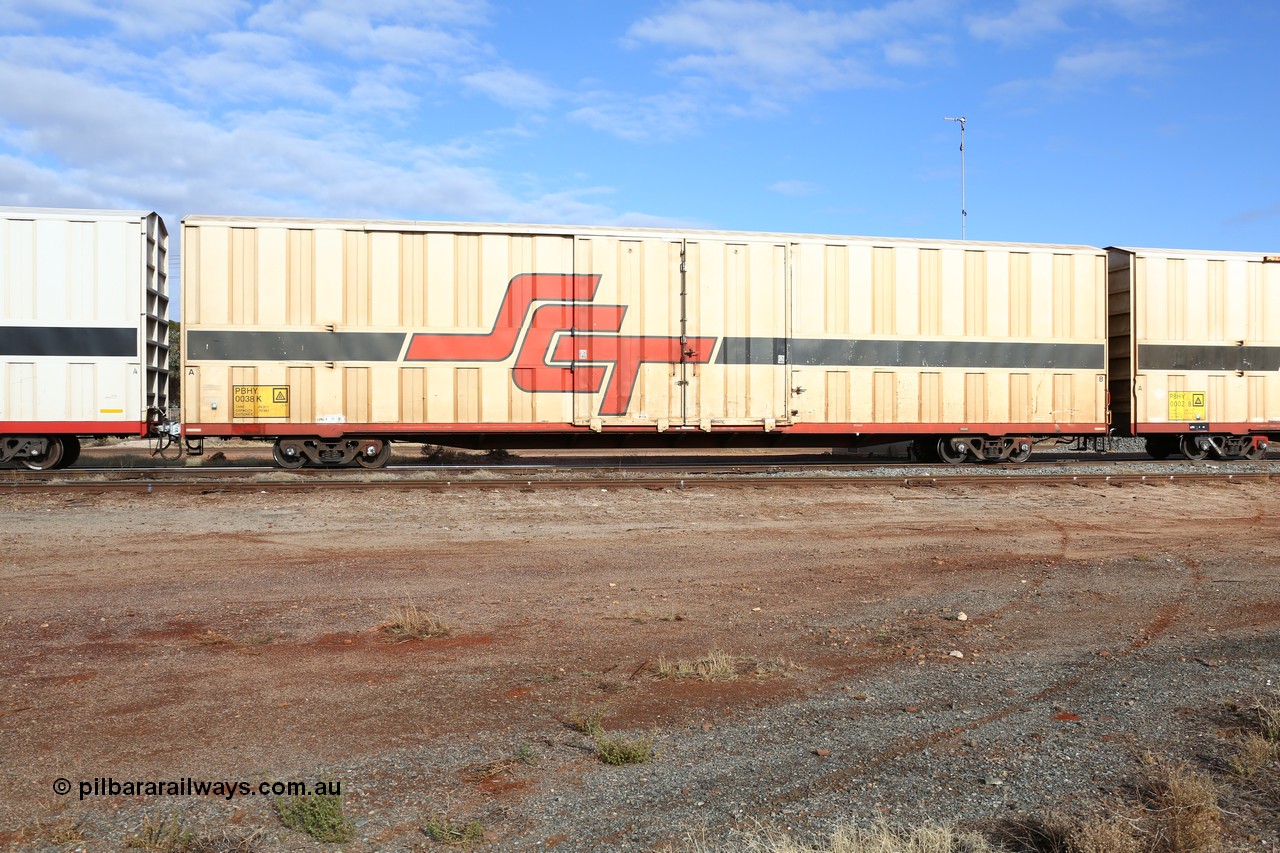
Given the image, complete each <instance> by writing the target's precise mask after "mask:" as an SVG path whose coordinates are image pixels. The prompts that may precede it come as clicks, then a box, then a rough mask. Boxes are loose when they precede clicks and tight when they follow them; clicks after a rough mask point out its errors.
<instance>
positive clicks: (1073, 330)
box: [790, 241, 1106, 432]
mask: <svg viewBox="0 0 1280 853" xmlns="http://www.w3.org/2000/svg"><path fill="white" fill-rule="evenodd" d="M794 253H795V269H796V276H795V282H794V285H793V286H794V297H793V300H794V305H795V326H794V332H793V339H792V340H791V344H790V348H791V352H792V355H793V359H794V364H793V371H794V373H793V384H794V385H796V386H798V387H801V388H802V389H803V393H802V394H800V395H799V396H798V398H796V399H793V401H792V404H793V407H795V408H797V409H798V411H799V415H798V416H797V418H796V420H797V421H798V422H802V423H805V422H807V423H812V422H820V421H822V420H824V419H826V418H829V417H830V415H829V413H830V412H831V411H844V410H845V409H846V408H847V410H848V411H849V412H850V424H849V428H850V429H851V430H852V431H858V430H861V429H863V428H865V429H867V430H868V431H872V430H873V429H882V427H881V425H883V424H887V423H892V424H895V425H897V426H899V427H901V428H902V429H903V430H904V431H906V432H913V431H915V432H946V431H949V430H951V429H952V428H954V427H956V426H957V425H978V428H979V429H983V428H985V427H992V428H993V429H995V430H997V431H1000V430H1003V428H1004V425H1009V426H1010V428H1017V429H1027V430H1031V431H1036V430H1032V428H1033V427H1036V428H1037V429H1038V430H1039V431H1050V432H1051V431H1055V430H1059V429H1061V430H1063V431H1073V430H1076V429H1084V430H1086V431H1092V432H1100V431H1102V430H1104V429H1105V420H1106V408H1105V385H1104V384H1103V383H1104V375H1105V351H1106V339H1105V328H1106V321H1105V314H1104V311H1105V305H1106V292H1105V287H1106V284H1105V282H1106V273H1105V258H1104V256H1103V255H1102V254H1101V253H1100V252H1097V251H1094V250H1084V249H1057V248H1055V247H1030V246H1011V247H1007V248H1006V247H1002V246H982V247H974V248H964V247H961V246H943V247H934V246H931V245H917V244H912V243H911V242H910V241H897V242H895V243H894V244H893V245H883V246H871V247H867V246H866V245H865V244H862V243H859V244H854V245H850V246H849V247H848V249H847V250H845V251H842V250H841V247H838V246H833V245H831V244H829V243H828V244H826V245H823V246H820V247H819V246H813V245H806V244H800V245H798V246H795V247H794ZM846 257H848V258H859V257H861V258H862V259H863V262H862V263H850V264H849V265H848V267H847V272H846V267H845V265H844V264H843V260H844V258H846ZM846 277H847V278H848V284H847V294H848V308H847V309H844V305H843V303H841V302H840V301H839V300H835V299H833V298H832V295H831V294H832V291H833V289H834V288H835V287H837V286H840V285H843V282H844V280H845V279H846ZM859 279H861V280H859ZM890 283H891V285H892V286H891V287H890ZM833 304H835V305H839V306H840V307H841V309H842V310H847V311H848V312H849V313H850V314H852V316H853V318H855V319H854V320H853V321H852V322H850V323H848V324H847V325H845V324H843V323H840V322H838V321H837V322H833V321H832V320H831V319H830V318H827V317H825V316H824V315H823V314H822V312H821V311H819V310H816V307H826V306H830V305H833ZM890 305H892V308H890V307H889V306H890ZM859 317H864V318H870V320H869V322H862V323H859V322H858V320H857V318H859ZM845 328H847V329H848V331H847V332H845V333H844V334H838V333H836V330H838V329H845ZM836 383H839V384H840V385H841V386H842V388H847V390H840V391H837V390H835V387H834V386H835V384H836ZM846 383H847V384H846ZM1064 383H1065V384H1064ZM1055 396H1056V397H1057V399H1056V400H1055ZM1064 399H1065V400H1066V401H1067V402H1066V404H1065V405H1060V404H1061V403H1062V401H1063V400H1064ZM890 412H891V413H892V414H891V415H889V414H887V413H890ZM871 425H874V427H873V426H871Z"/></svg>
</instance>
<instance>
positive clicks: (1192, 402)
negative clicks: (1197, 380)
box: [1169, 391, 1209, 421]
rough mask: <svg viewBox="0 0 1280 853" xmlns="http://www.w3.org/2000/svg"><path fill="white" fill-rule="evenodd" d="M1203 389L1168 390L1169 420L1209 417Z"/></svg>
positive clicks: (1206, 418)
mask: <svg viewBox="0 0 1280 853" xmlns="http://www.w3.org/2000/svg"><path fill="white" fill-rule="evenodd" d="M1205 396H1206V395H1205V393H1204V392H1203V391H1170V392H1169V420H1171V421H1203V420H1208V418H1209V407H1208V405H1206V403H1205Z"/></svg>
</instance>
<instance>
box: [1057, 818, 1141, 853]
mask: <svg viewBox="0 0 1280 853" xmlns="http://www.w3.org/2000/svg"><path fill="white" fill-rule="evenodd" d="M1069 845H1070V846H1069V850H1070V853H1142V850H1143V844H1142V840H1141V839H1140V838H1139V837H1138V833H1137V830H1136V829H1134V827H1133V824H1131V823H1129V822H1128V821H1126V820H1125V819H1123V818H1120V817H1114V816H1113V817H1103V816H1101V815H1097V816H1094V817H1092V818H1086V819H1085V820H1083V821H1081V822H1080V823H1078V824H1076V825H1075V826H1073V827H1072V828H1071V836H1070V840H1069Z"/></svg>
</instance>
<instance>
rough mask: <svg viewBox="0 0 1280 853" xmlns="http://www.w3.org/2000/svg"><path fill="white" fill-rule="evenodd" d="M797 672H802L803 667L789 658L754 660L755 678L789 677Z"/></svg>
mask: <svg viewBox="0 0 1280 853" xmlns="http://www.w3.org/2000/svg"><path fill="white" fill-rule="evenodd" d="M797 672H804V667H803V666H801V665H800V664H798V663H796V662H795V661H793V660H791V659H790V658H785V657H776V658H773V659H772V660H759V661H756V672H755V675H756V678H790V677H791V676H793V675H795V674H796V673H797Z"/></svg>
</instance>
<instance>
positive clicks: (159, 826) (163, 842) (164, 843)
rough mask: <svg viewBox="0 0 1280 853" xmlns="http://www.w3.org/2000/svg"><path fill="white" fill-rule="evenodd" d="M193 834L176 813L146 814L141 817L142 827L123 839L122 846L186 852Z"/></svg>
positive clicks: (159, 851)
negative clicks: (153, 816) (155, 816)
mask: <svg viewBox="0 0 1280 853" xmlns="http://www.w3.org/2000/svg"><path fill="white" fill-rule="evenodd" d="M194 840H195V834H194V833H192V832H191V831H190V830H189V829H187V828H186V827H185V826H183V824H182V818H180V817H179V816H178V815H176V814H175V815H170V816H169V817H162V818H155V819H153V818H152V817H151V815H146V816H144V817H143V818H142V827H141V828H140V829H139V830H138V834H137V835H134V836H132V837H131V838H129V839H128V840H127V841H125V843H124V846H125V847H127V848H129V849H132V850H152V851H157V853H187V850H189V849H190V847H191V843H192V842H193V841H194Z"/></svg>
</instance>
